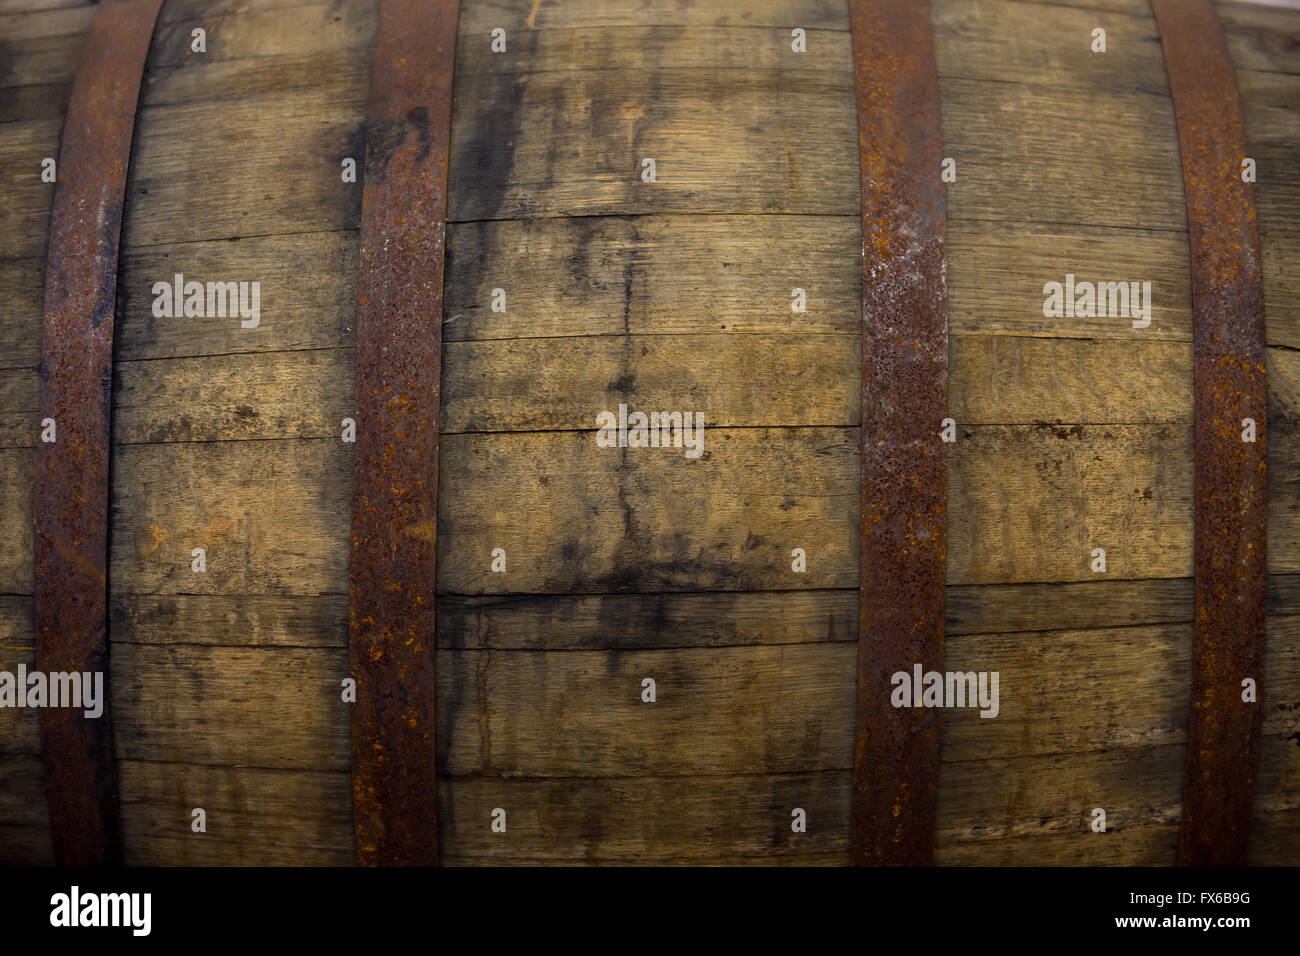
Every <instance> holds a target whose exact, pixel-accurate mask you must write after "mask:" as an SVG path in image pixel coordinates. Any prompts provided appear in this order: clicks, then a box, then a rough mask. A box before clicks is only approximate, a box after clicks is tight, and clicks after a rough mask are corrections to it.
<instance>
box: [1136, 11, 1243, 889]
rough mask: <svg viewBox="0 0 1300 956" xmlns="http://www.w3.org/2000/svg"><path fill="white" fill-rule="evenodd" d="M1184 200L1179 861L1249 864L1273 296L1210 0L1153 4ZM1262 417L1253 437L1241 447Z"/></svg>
mask: <svg viewBox="0 0 1300 956" xmlns="http://www.w3.org/2000/svg"><path fill="white" fill-rule="evenodd" d="M1151 6H1152V9H1153V10H1154V12H1155V16H1156V23H1157V25H1158V26H1159V29H1160V40H1161V43H1162V45H1163V46H1164V53H1165V62H1166V63H1167V64H1168V69H1169V87H1170V91H1171V92H1172V93H1173V102H1174V113H1175V116H1176V118H1177V122H1178V145H1179V151H1180V153H1181V156H1182V165H1183V188H1184V191H1185V194H1186V199H1187V224H1188V238H1189V243H1190V247H1191V265H1192V315H1193V322H1194V332H1193V339H1194V351H1195V365H1196V371H1195V386H1196V393H1195V405H1196V413H1195V418H1196V441H1195V449H1196V468H1195V485H1196V490H1195V501H1196V530H1195V545H1194V547H1195V561H1194V570H1195V575H1196V610H1195V625H1194V631H1193V638H1192V693H1191V707H1190V719H1189V723H1188V734H1187V736H1188V740H1187V767H1186V773H1185V775H1184V779H1183V814H1182V824H1181V829H1180V834H1179V841H1178V862H1179V863H1181V864H1184V865H1213V866H1231V865H1241V864H1244V863H1245V862H1246V856H1247V843H1248V838H1249V835H1250V817H1251V803H1252V799H1253V796H1254V790H1255V771H1256V763H1257V758H1258V753H1259V733H1260V723H1261V718H1260V704H1259V703H1245V702H1243V701H1242V699H1241V695H1242V681H1243V680H1244V679H1245V678H1253V679H1254V680H1255V682H1256V684H1257V687H1258V688H1259V689H1260V691H1261V692H1262V688H1263V670H1264V626H1265V607H1266V599H1267V592H1268V564H1267V560H1266V552H1265V545H1266V542H1267V515H1266V503H1267V494H1268V489H1267V480H1266V479H1267V473H1266V463H1267V454H1266V444H1265V442H1266V438H1265V435H1266V427H1265V425H1266V422H1265V415H1266V413H1267V407H1268V387H1267V380H1266V358H1265V338H1264V291H1263V280H1262V273H1261V266H1260V246H1259V230H1258V226H1257V223H1256V219H1255V191H1254V187H1253V186H1252V185H1251V184H1250V183H1243V182H1242V181H1241V161H1242V159H1243V158H1245V157H1246V156H1248V155H1249V153H1248V151H1247V147H1246V136H1245V132H1244V129H1243V127H1242V121H1241V105H1240V103H1239V102H1238V98H1237V77H1236V73H1235V71H1234V70H1233V66H1232V62H1231V61H1230V60H1229V59H1228V50H1227V46H1226V44H1225V42H1224V37H1223V31H1222V30H1221V28H1220V26H1219V21H1218V18H1217V17H1216V16H1215V14H1214V11H1213V9H1212V8H1211V7H1210V4H1209V2H1208V0H1152V2H1151ZM1245 418H1253V419H1254V420H1255V423H1256V440H1255V442H1254V443H1253V444H1252V443H1248V442H1245V441H1243V440H1242V427H1243V426H1242V420H1243V419H1245Z"/></svg>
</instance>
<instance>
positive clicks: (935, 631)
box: [849, 0, 948, 865]
mask: <svg viewBox="0 0 1300 956" xmlns="http://www.w3.org/2000/svg"><path fill="white" fill-rule="evenodd" d="M849 11H850V18H851V22H852V31H853V70H854V78H855V81H856V87H857V103H858V145H859V152H860V157H861V173H862V176H861V182H862V246H863V253H862V444H861V463H862V522H861V545H862V547H861V564H860V589H859V594H860V599H859V600H860V604H859V632H858V673H857V709H856V735H855V746H854V760H853V793H852V797H851V801H852V804H851V806H852V809H851V818H850V828H849V857H850V862H851V863H853V864H855V865H869V864H877V865H881V864H884V865H924V864H928V863H932V862H933V858H934V833H935V811H936V805H937V798H938V772H939V719H938V716H937V715H936V713H935V711H934V710H931V709H928V708H900V709H895V708H894V707H892V706H891V704H890V691H891V689H892V685H891V682H890V676H891V675H892V674H894V673H896V672H898V671H904V672H906V673H908V674H911V673H912V672H913V668H914V666H915V665H917V664H920V665H921V666H922V669H923V671H930V670H942V669H943V637H944V610H945V595H944V587H945V584H946V580H945V579H946V554H945V549H946V541H947V533H946V531H947V529H946V521H947V482H946V474H945V470H944V468H945V464H944V462H945V455H944V444H943V442H942V441H941V440H940V437H939V432H940V428H941V423H942V421H943V419H944V417H946V416H947V414H948V298H947V287H946V282H945V266H944V261H945V259H944V257H945V251H944V245H945V239H946V229H947V223H946V215H947V214H946V206H945V201H944V192H943V190H944V187H943V184H942V182H941V179H940V165H941V162H942V158H943V157H942V141H941V137H940V129H939V89H938V74H937V71H936V68H935V59H934V40H933V37H932V35H931V30H930V10H929V4H928V3H926V2H924V0H851V2H850V4H849ZM918 690H919V688H918Z"/></svg>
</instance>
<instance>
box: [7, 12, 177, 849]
mask: <svg viewBox="0 0 1300 956" xmlns="http://www.w3.org/2000/svg"><path fill="white" fill-rule="evenodd" d="M161 6H162V0H102V2H101V3H100V5H99V10H98V11H97V12H96V13H95V18H94V20H93V21H92V22H91V25H90V31H89V33H88V34H87V36H86V40H85V44H84V45H83V47H82V51H81V58H80V60H79V61H78V64H77V73H76V78H75V79H74V81H73V85H72V96H71V99H70V100H69V104H68V114H67V117H66V119H65V120H64V124H63V142H62V145H61V146H60V149H59V162H58V182H57V183H56V185H55V188H54V204H53V209H52V212H51V216H50V237H49V248H48V254H47V258H46V267H45V318H44V325H43V330H42V341H41V385H40V415H41V418H42V420H44V419H46V418H52V419H54V421H55V439H56V440H55V441H53V442H51V443H46V442H40V443H38V445H37V451H36V510H35V521H34V524H35V529H34V530H35V537H34V541H33V546H34V557H35V577H34V589H33V592H34V597H33V604H34V608H35V621H36V665H37V668H38V669H39V670H41V671H45V672H50V671H68V672H71V671H78V672H102V673H103V674H104V680H105V687H106V688H107V686H108V684H107V682H108V656H109V655H108V627H107V604H108V594H107V589H108V576H107V573H106V569H107V563H108V472H109V416H110V407H111V390H112V377H113V319H114V308H115V304H116V298H117V257H118V244H119V240H120V238H121V226H122V206H123V202H124V199H125V195H126V178H127V168H128V165H129V163H130V157H131V138H132V135H133V133H134V129H135V113H136V105H137V103H138V101H139V96H140V81H141V78H142V75H143V73H144V64H145V58H146V56H147V55H148V52H149V43H150V41H151V40H152V38H153V28H154V22H155V20H156V19H157V17H158V9H159V7H161ZM106 693H107V691H106ZM40 726H41V756H42V760H43V763H44V765H45V791H46V796H47V799H48V801H49V813H50V830H51V836H52V840H53V844H54V859H55V862H56V863H58V864H60V865H65V866H68V865H71V866H86V865H103V864H111V863H118V862H120V861H121V853H122V840H121V829H120V821H119V818H118V793H117V769H116V765H115V762H114V752H113V733H112V725H111V723H110V718H109V712H108V705H107V701H105V705H104V712H103V714H102V715H101V716H100V717H99V718H96V719H89V718H86V717H85V716H83V711H82V710H81V709H77V708H58V709H56V708H50V707H44V708H42V709H41V710H40Z"/></svg>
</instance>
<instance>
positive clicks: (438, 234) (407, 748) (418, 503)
mask: <svg viewBox="0 0 1300 956" xmlns="http://www.w3.org/2000/svg"><path fill="white" fill-rule="evenodd" d="M458 14H459V4H458V0H384V3H383V6H382V7H381V9H380V13H379V30H378V35H377V37H376V39H375V57H374V63H373V65H372V68H371V75H370V106H369V112H368V119H367V129H366V167H365V173H366V175H365V191H364V194H363V199H362V210H361V274H360V278H359V281H358V286H357V299H358V304H357V350H356V369H357V373H356V407H357V438H356V446H355V451H354V459H353V472H352V482H353V484H352V565H351V582H350V588H351V659H352V676H353V677H354V678H356V681H357V701H356V704H355V706H354V707H353V710H352V805H353V811H354V820H355V830H356V859H357V862H358V863H359V864H362V865H369V866H375V865H395V866H403V865H406V866H412V865H432V864H436V863H437V862H438V816H437V814H438V789H437V767H436V751H437V747H436V743H437V742H436V738H435V734H434V686H433V664H434V660H433V656H434V641H433V626H434V620H433V615H434V604H435V587H434V571H435V561H436V558H437V535H436V531H437V521H438V430H439V408H438V403H439V382H440V377H441V371H442V369H441V362H442V268H443V235H444V232H445V229H446V222H445V220H446V216H447V146H448V139H449V138H450V134H451V84H452V66H453V61H454V56H455V52H456V20H457V16H458Z"/></svg>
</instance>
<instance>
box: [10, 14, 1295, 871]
mask: <svg viewBox="0 0 1300 956" xmlns="http://www.w3.org/2000/svg"><path fill="white" fill-rule="evenodd" d="M1216 11H1217V14H1218V17H1219V20H1220V22H1221V23H1222V25H1223V30H1224V33H1225V35H1226V39H1227V45H1228V51H1229V55H1230V57H1231V60H1232V64H1233V66H1234V67H1235V71H1236V80H1237V85H1238V90H1239V94H1240V100H1241V108H1242V113H1243V118H1244V123H1245V130H1246V135H1247V139H1248V144H1249V150H1250V156H1251V158H1253V159H1254V160H1255V162H1256V165H1257V171H1258V172H1257V175H1258V181H1257V184H1256V187H1255V194H1256V200H1257V207H1258V217H1259V228H1260V233H1261V238H1262V246H1263V268H1264V272H1263V275H1264V295H1265V300H1266V312H1267V344H1268V385H1269V390H1270V393H1269V399H1270V401H1269V408H1268V426H1267V427H1268V455H1269V458H1270V462H1269V468H1268V476H1269V477H1268V495H1269V501H1268V509H1269V511H1268V570H1269V606H1268V609H1269V617H1268V629H1267V647H1266V675H1267V676H1266V679H1265V680H1264V681H1263V682H1262V683H1261V687H1262V694H1261V699H1260V704H1259V706H1260V707H1261V708H1262V711H1263V729H1262V734H1261V738H1260V743H1259V765H1258V776H1257V781H1256V786H1255V796H1254V811H1253V828H1252V835H1251V842H1250V854H1251V857H1250V858H1251V860H1252V861H1253V862H1257V863H1266V864H1267V863H1271V864H1281V863H1291V864H1294V863H1296V862H1297V861H1300V746H1298V742H1300V650H1298V648H1300V471H1298V470H1297V463H1298V462H1300V427H1298V426H1297V417H1298V416H1300V358H1298V357H1300V284H1298V283H1297V280H1296V271H1295V263H1296V262H1297V261H1300V258H1298V257H1300V227H1298V226H1297V225H1296V223H1297V216H1296V212H1297V210H1298V209H1300V192H1298V190H1300V186H1298V185H1297V184H1300V150H1297V144H1298V143H1300V50H1298V48H1297V46H1296V42H1295V38H1296V35H1297V31H1300V13H1297V11H1295V10H1284V9H1276V8H1270V7H1265V6H1258V5H1253V4H1243V3H1218V4H1216ZM95 12H96V7H95V6H93V5H83V4H80V3H77V2H75V0H0V84H3V86H4V93H3V96H0V123H3V127H2V128H3V133H4V135H2V136H0V170H3V173H2V175H3V176H4V177H5V178H6V182H5V186H4V197H5V199H4V203H3V208H2V209H0V301H3V303H4V308H3V310H2V311H0V396H3V402H2V403H0V541H3V542H4V547H3V548H2V549H0V670H9V671H13V670H15V669H16V668H17V666H18V665H20V664H23V665H25V666H27V667H32V666H34V663H33V662H34V650H33V648H34V630H33V623H32V613H33V612H32V597H31V595H32V593H33V530H32V529H33V522H34V519H35V515H34V513H33V485H34V475H35V467H36V466H35V457H34V449H35V448H36V447H37V443H38V442H39V432H40V424H39V415H38V390H39V387H40V373H39V368H40V356H41V331H42V318H43V305H42V303H43V296H44V290H45V259H44V255H45V247H46V241H47V233H48V228H49V214H50V207H51V199H52V196H53V192H54V186H53V185H52V184H50V183H47V182H43V181H42V178H41V170H42V160H43V159H44V158H46V157H54V156H57V155H58V149H59V143H60V136H61V132H62V129H63V117H64V114H65V110H66V109H67V105H68V99H69V90H70V88H71V81H72V77H73V74H74V72H75V70H76V68H77V65H78V57H79V51H80V49H81V44H82V40H83V37H84V35H85V33H86V31H87V29H88V28H89V25H90V23H91V20H92V18H93V17H94V15H95ZM930 15H931V24H932V29H933V43H934V53H935V57H936V60H937V67H938V74H939V94H940V112H941V125H942V142H943V151H944V155H945V156H946V157H951V158H952V159H953V160H955V174H956V178H955V181H953V182H950V183H948V184H947V185H946V195H947V240H948V241H947V277H948V316H949V330H950V339H949V374H950V383H949V413H950V415H951V417H952V418H953V419H954V420H955V423H956V436H955V437H956V441H955V442H954V443H952V444H951V445H949V446H948V451H947V482H948V484H947V501H948V505H947V515H948V517H947V521H948V547H947V608H948V610H947V638H946V650H945V653H946V666H947V667H948V668H949V669H951V670H955V671H963V672H966V671H974V672H998V673H999V674H1000V703H999V712H998V714H997V716H996V718H995V719H982V718H981V716H980V712H979V710H977V709H972V708H964V709H961V708H956V709H951V710H944V711H943V712H942V750H941V759H942V763H941V766H940V770H939V798H938V810H937V817H936V820H935V821H934V828H935V857H936V860H937V862H939V863H943V864H1001V863H1014V864H1058V863H1088V864H1170V863H1173V862H1174V859H1175V850H1176V844H1177V840H1178V830H1179V818H1180V807H1181V802H1182V786H1183V778H1184V769H1185V762H1186V759H1187V755H1186V750H1187V726H1188V720H1189V696H1190V694H1189V688H1190V685H1191V668H1192V633H1193V581H1192V568H1193V471H1192V469H1193V444H1192V441H1193V374H1192V373H1193V346H1192V331H1193V329H1192V296H1191V289H1192V280H1191V274H1190V267H1189V240H1188V213H1187V206H1186V201H1185V198H1184V184H1183V178H1182V170H1181V166H1180V153H1179V140H1178V135H1177V128H1176V122H1175V110H1174V106H1173V103H1172V101H1171V95H1170V85H1169V81H1168V77H1167V70H1166V64H1165V58H1164V54H1163V52H1162V47H1161V41H1160V33H1159V31H1158V30H1157V27H1156V23H1155V20H1154V19H1153V17H1152V15H1151V12H1150V10H1149V9H1148V7H1147V4H1146V3H1145V2H1144V0H1109V2H1102V0H1096V2H1092V0H1074V2H1069V0H1060V2H1054V3H1047V2H1012V0H931V2H930ZM377 19H378V3H377V2H376V0H329V2H312V0H247V2H245V0H167V2H166V3H165V4H164V6H163V9H162V13H161V15H160V17H159V20H158V24H157V26H156V29H155V32H154V38H153V43H152V47H151V50H150V54H149V59H148V63H147V65H146V69H145V74H144V81H143V87H142V92H141V97H140V104H139V109H138V113H137V116H136V123H135V134H134V147H133V157H132V162H131V166H130V171H129V180H128V185H127V198H126V203H125V213H124V220H123V227H122V239H121V253H120V263H119V270H118V301H117V315H116V329H115V337H116V341H115V345H114V349H115V359H114V364H115V368H114V378H113V388H112V428H113V433H112V459H111V468H112V472H111V491H110V501H111V512H110V529H111V534H110V549H109V567H108V589H109V635H110V640H111V668H110V688H111V711H112V720H113V734H114V746H115V756H116V766H117V772H118V787H119V791H120V800H121V827H122V835H123V843H124V848H125V859H126V861H127V862H128V863H132V864H218V863H219V864H348V863H351V862H352V861H353V860H354V853H355V850H354V837H353V809H352V792H351V786H350V766H351V761H350V751H349V720H350V716H349V707H350V706H351V705H350V704H349V703H347V702H345V701H344V700H343V696H342V694H341V692H340V687H341V684H342V681H343V680H344V679H345V678H347V677H348V675H349V651H348V642H349V617H348V588H349V568H348V561H349V521H350V510H351V498H350V489H351V482H352V458H353V448H354V446H353V445H352V444H350V443H348V442H346V441H344V440H343V437H342V428H343V425H342V421H343V419H345V418H349V417H350V416H353V415H354V414H355V408H356V405H355V401H354V384H353V383H354V339H355V333H354V327H355V321H354V320H355V317H356V314H357V273H358V250H359V238H358V229H359V223H360V217H361V208H362V207H361V197H362V189H363V181H364V175H361V174H359V175H358V176H357V179H356V181H355V182H347V181H345V177H344V176H343V175H342V170H343V168H344V166H345V161H346V160H348V159H355V160H356V161H357V163H358V165H359V166H361V165H363V163H362V159H363V153H364V145H363V144H364V137H365V133H364V127H365V120H366V109H367V91H368V87H369V78H370V70H371V56H372V45H373V42H374V37H375V32H376V24H377ZM196 28H202V29H203V30H204V31H205V35H206V49H205V51H204V52H195V51H194V50H193V31H194V30H195V29H196ZM796 29H797V30H802V31H804V38H805V42H806V52H796V50H795V49H794V47H793V45H792V44H793V41H792V36H793V35H794V34H793V33H792V31H794V30H796ZM849 29H850V21H849V12H848V9H847V7H846V5H845V4H843V3H840V2H832V0H762V2H755V3H751V4H746V5H744V6H741V5H736V4H728V3H725V2H722V0H687V2H681V0H649V2H641V3H630V2H626V0H570V2H565V3H555V2H552V0H534V2H532V3H524V2H519V3H509V2H505V0H491V2H473V3H470V2H466V3H464V4H463V5H462V9H461V11H460V20H459V27H458V30H459V39H458V43H457V49H456V56H455V75H454V91H455V92H454V106H453V115H452V123H451V153H450V168H449V173H448V216H447V219H448V222H447V233H446V273H445V281H444V287H445V310H444V315H443V320H442V321H443V364H442V409H441V415H442V437H441V451H440V474H439V481H438V495H439V498H438V520H437V528H436V535H437V568H438V572H437V590H438V595H439V597H438V603H437V632H436V639H437V650H436V675H437V677H436V701H437V709H436V733H437V748H438V772H439V781H438V786H437V799H438V820H437V824H436V826H437V831H438V832H437V836H438V840H439V845H440V850H441V859H442V860H443V862H446V863H461V864H468V863H506V862H510V863H646V862H657V863H751V862H760V863H771V862H785V863H829V864H834V863H842V862H844V861H845V860H846V858H847V849H848V840H849V800H850V790H851V780H852V771H853V766H854V701H855V690H856V688H855V675H856V659H857V651H858V585H859V539H858V527H859V487H860V486H859V481H860V477H861V475H860V469H859V458H858V446H859V423H860V396H861V393H860V387H861V367H862V361H863V356H862V354H861V347H860V341H861V338H860V336H861V328H862V256H863V233H862V222H861V218H860V205H859V202H860V192H859V154H858V139H857V134H858V125H857V124H858V116H857V111H856V106H855V87H854V69H853V55H852V50H851V43H850V32H849ZM1097 29H1102V30H1104V31H1105V34H1106V50H1105V52H1104V53H1098V52H1093V49H1092V48H1093V45H1094V31H1095V30H1097ZM495 30H503V31H504V45H505V49H504V51H503V52H494V51H493V42H494V34H493V31H495ZM646 159H653V160H654V161H655V177H654V181H653V182H646V181H645V180H644V179H643V171H644V169H645V166H644V163H643V161H644V160H646ZM177 274H182V275H184V276H185V277H186V278H187V279H191V278H192V279H195V280H198V281H222V282H229V281H234V282H238V281H257V282H259V283H260V289H261V300H260V320H259V322H258V324H257V325H256V327H254V328H244V327H241V322H240V321H239V320H238V318H235V317H224V318H223V317H206V316H190V317H186V316H184V315H173V316H171V317H166V316H158V315H156V314H155V308H154V306H155V300H156V293H155V292H154V284H155V283H157V282H160V281H171V280H172V279H173V276H175V275H177ZM1067 275H1072V276H1076V277H1078V279H1079V280H1080V281H1083V280H1091V281H1116V282H1129V281H1135V282H1149V283H1151V289H1152V291H1151V294H1150V299H1149V305H1150V320H1151V321H1150V325H1149V327H1146V328H1143V329H1141V330H1137V329H1134V328H1133V327H1132V323H1131V322H1130V321H1129V320H1128V318H1126V317H1114V316H1111V317H1106V318H1056V317H1048V316H1046V315H1045V313H1044V286H1045V284H1046V283H1049V282H1053V281H1055V282H1064V281H1066V276H1067ZM498 290H499V291H498ZM794 290H803V292H802V297H803V299H804V302H805V307H804V309H803V310H802V311H800V310H798V308H797V302H798V299H799V297H800V294H799V293H797V292H795V291H794ZM620 405H623V406H627V408H628V409H630V410H632V411H644V412H650V411H677V412H692V413H695V414H697V415H700V416H702V417H703V419H704V421H705V423H706V430H705V432H704V433H703V434H704V444H703V449H702V454H700V455H699V457H691V456H689V455H687V454H686V453H685V449H681V448H618V447H615V448H605V447H600V445H598V443H597V441H596V428H597V416H598V415H599V414H600V413H601V412H602V411H609V412H612V413H614V414H617V413H618V409H619V407H620ZM195 549H203V552H204V555H205V561H206V565H205V569H204V570H203V571H201V572H199V571H195V570H194V569H193V562H194V560H195V558H194V553H195ZM796 549H802V552H803V555H804V567H803V569H802V570H799V569H797V568H796V564H797V562H798V558H797V556H795V555H794V552H795V551H796ZM1096 549H1103V550H1104V551H1105V570H1104V571H1101V570H1098V565H1097V563H1096ZM499 561H503V562H504V570H499V569H498V570H494V564H497V566H498V568H499V567H500V564H499V563H498V562H499ZM647 680H652V681H653V682H654V689H655V699H654V702H653V703H651V702H649V701H648V700H646V699H645V698H646V694H647V692H646V687H647V686H648V685H646V684H645V681H647ZM196 808H202V809H203V810H204V811H205V816H206V832H195V829H194V816H193V811H194V810H195V809H196ZM1097 808H1101V809H1104V810H1105V814H1106V821H1107V825H1106V828H1105V831H1104V832H1097V830H1096V828H1095V826H1094V821H1095V816H1094V810H1095V809H1097ZM497 810H504V811H505V814H504V815H505V818H506V819H507V820H508V824H507V827H506V830H505V832H497V831H496V830H494V828H493V825H492V824H493V820H494V811H497ZM798 810H802V811H804V815H805V817H806V829H802V830H801V829H800V828H798V827H794V826H792V819H793V818H794V817H795V816H797V813H796V811H798ZM431 826H432V824H431ZM431 836H432V834H431ZM51 859H52V850H51V832H50V823H49V818H48V813H47V804H46V795H45V789H44V779H43V771H42V760H41V749H40V737H39V734H38V730H37V719H36V716H35V712H34V711H32V710H30V709H28V710H22V709H0V860H2V861H3V862H6V863H43V862H49V861H50V860H51Z"/></svg>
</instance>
